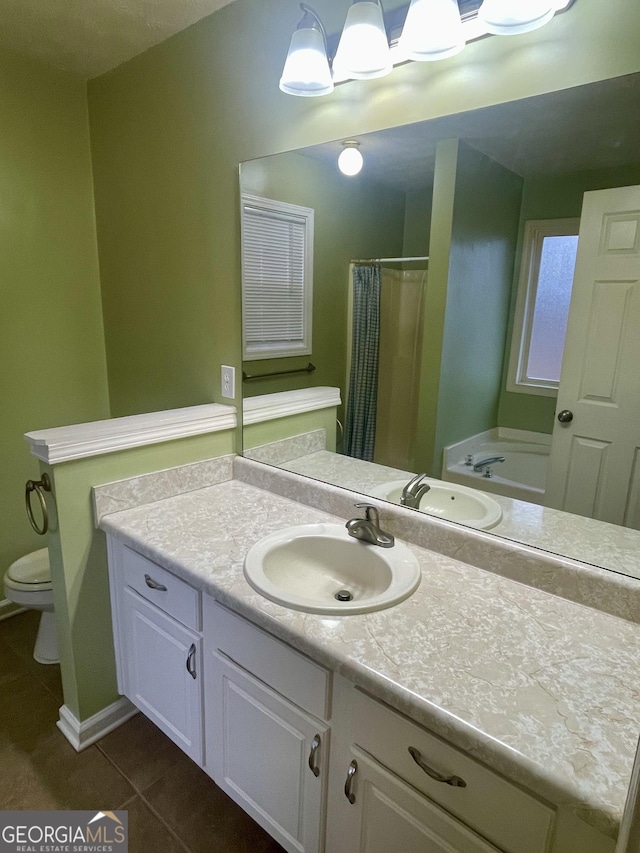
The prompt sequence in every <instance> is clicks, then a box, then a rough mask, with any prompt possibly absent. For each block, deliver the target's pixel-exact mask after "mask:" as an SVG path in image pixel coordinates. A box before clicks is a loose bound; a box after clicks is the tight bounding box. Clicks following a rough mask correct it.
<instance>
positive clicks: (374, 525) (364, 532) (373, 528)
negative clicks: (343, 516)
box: [345, 504, 395, 548]
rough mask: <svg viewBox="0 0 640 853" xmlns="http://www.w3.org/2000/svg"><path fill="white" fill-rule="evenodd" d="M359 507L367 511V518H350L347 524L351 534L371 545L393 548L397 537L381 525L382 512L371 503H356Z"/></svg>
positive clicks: (348, 531)
mask: <svg viewBox="0 0 640 853" xmlns="http://www.w3.org/2000/svg"><path fill="white" fill-rule="evenodd" d="M356 506H357V507H358V508H359V509H363V510H364V511H365V518H350V519H349V521H347V523H346V524H345V527H346V528H347V533H348V534H349V536H353V538H354V539H360V540H361V541H362V542H368V543H369V544H370V545H379V546H380V547H381V548H393V546H394V544H395V539H394V538H393V536H392V535H391V534H390V533H386V532H385V531H384V530H382V529H381V527H380V513H379V512H378V510H377V509H376V507H375V506H371V504H356Z"/></svg>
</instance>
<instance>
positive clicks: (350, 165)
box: [338, 139, 364, 177]
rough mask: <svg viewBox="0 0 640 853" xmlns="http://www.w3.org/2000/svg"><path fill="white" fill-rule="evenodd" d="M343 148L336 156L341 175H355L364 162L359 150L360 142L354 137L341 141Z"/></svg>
mask: <svg viewBox="0 0 640 853" xmlns="http://www.w3.org/2000/svg"><path fill="white" fill-rule="evenodd" d="M342 145H343V148H342V151H341V152H340V156H339V157H338V168H339V169H340V171H341V172H342V174H343V175H347V176H348V177H353V176H354V175H357V174H358V173H359V172H360V170H361V169H362V166H363V164H364V158H363V156H362V152H361V151H360V143H359V142H356V141H355V140H354V139H350V140H348V141H347V142H343V143H342Z"/></svg>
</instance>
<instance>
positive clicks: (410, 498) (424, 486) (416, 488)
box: [400, 474, 431, 509]
mask: <svg viewBox="0 0 640 853" xmlns="http://www.w3.org/2000/svg"><path fill="white" fill-rule="evenodd" d="M426 476H427V475H426V474H416V476H415V477H414V478H413V479H412V480H409V482H408V483H407V485H406V486H405V487H404V489H403V490H402V496H401V497H400V505H401V506H410V507H412V508H413V509H418V508H419V507H420V501H421V500H422V498H423V497H424V495H426V494H427V492H428V491H429V489H430V488H431V486H430V485H429V483H425V482H423V481H424V478H425V477H426Z"/></svg>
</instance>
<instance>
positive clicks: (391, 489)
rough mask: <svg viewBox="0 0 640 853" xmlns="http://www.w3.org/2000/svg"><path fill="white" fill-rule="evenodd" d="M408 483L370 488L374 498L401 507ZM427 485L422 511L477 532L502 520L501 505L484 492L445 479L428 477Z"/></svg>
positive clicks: (396, 482) (422, 501) (395, 483)
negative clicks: (428, 487)
mask: <svg viewBox="0 0 640 853" xmlns="http://www.w3.org/2000/svg"><path fill="white" fill-rule="evenodd" d="M407 482H408V480H393V481H392V482H390V483H384V484H383V485H382V486H377V487H376V488H374V489H370V494H371V495H372V497H376V498H383V499H384V500H387V501H391V503H394V504H399V503H400V498H401V496H402V490H403V489H404V487H405V486H406V485H407ZM426 482H427V483H429V485H430V486H431V488H430V489H429V491H428V492H427V493H426V494H425V495H424V496H423V498H422V500H421V501H420V507H419V509H420V512H427V513H429V515H437V516H438V517H439V518H446V519H447V520H448V521H459V522H460V523H461V524H466V525H467V526H468V527H475V528H477V529H478V530H489V528H491V527H495V526H496V524H498V522H499V521H500V520H501V519H502V509H501V507H500V504H498V503H497V501H494V500H493V498H490V497H489V495H486V494H485V493H484V492H478V491H476V490H475V489H468V488H467V487H466V486H458V485H457V484H456V483H444V482H443V481H442V480H430V479H428V478H427V480H426Z"/></svg>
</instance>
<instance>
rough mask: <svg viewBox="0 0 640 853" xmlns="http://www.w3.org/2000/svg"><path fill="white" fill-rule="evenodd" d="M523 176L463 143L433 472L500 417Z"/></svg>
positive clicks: (454, 217)
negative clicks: (453, 447)
mask: <svg viewBox="0 0 640 853" xmlns="http://www.w3.org/2000/svg"><path fill="white" fill-rule="evenodd" d="M521 200H522V178H520V177H519V176H518V175H516V174H514V173H513V172H510V171H509V170H508V169H505V168H504V167H503V166H500V165H498V164H497V163H495V162H494V161H493V160H490V159H489V158H488V157H486V156H485V155H484V154H481V153H480V152H478V151H475V150H474V149H473V148H470V147H469V146H467V145H465V144H464V143H462V142H461V143H460V146H459V149H458V167H457V171H456V182H455V200H454V205H453V225H452V233H451V247H450V258H449V280H448V286H447V304H446V313H445V327H444V335H443V341H442V369H441V373H440V388H439V394H438V413H437V426H436V434H435V447H434V459H433V471H434V473H435V474H436V476H438V475H439V473H440V467H441V464H442V451H443V449H444V447H446V446H447V445H449V444H453V443H456V442H458V441H462V439H464V438H468V437H469V436H470V435H475V434H477V433H479V432H484V431H485V430H488V429H491V428H492V427H494V426H496V425H497V422H498V401H499V398H500V390H501V381H500V380H501V373H502V362H503V357H504V351H505V345H506V341H507V323H508V319H509V300H510V296H511V284H512V281H513V268H514V260H515V254H516V243H517V237H518V216H519V212H520V204H521Z"/></svg>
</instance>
